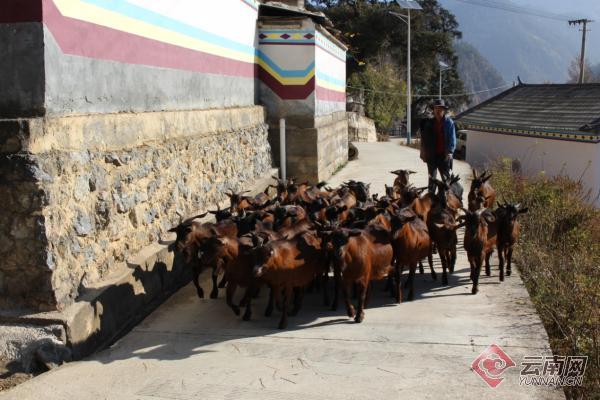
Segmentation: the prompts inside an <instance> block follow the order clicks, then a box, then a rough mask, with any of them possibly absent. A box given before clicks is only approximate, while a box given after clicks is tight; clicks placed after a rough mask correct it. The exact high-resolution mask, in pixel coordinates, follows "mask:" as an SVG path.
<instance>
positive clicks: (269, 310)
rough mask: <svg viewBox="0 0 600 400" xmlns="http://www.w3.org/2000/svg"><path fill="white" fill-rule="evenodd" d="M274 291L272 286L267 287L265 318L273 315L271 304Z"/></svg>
mask: <svg viewBox="0 0 600 400" xmlns="http://www.w3.org/2000/svg"><path fill="white" fill-rule="evenodd" d="M274 291H275V289H274V288H273V286H271V287H269V301H268V302H267V308H266V309H265V317H270V316H271V315H273V303H274V302H275V299H274V294H273V293H274Z"/></svg>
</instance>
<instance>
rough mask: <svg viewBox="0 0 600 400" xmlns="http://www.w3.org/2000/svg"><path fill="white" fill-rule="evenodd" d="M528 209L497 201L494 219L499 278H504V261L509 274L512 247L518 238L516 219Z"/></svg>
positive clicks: (518, 229) (519, 228) (518, 228)
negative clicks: (496, 227)
mask: <svg viewBox="0 0 600 400" xmlns="http://www.w3.org/2000/svg"><path fill="white" fill-rule="evenodd" d="M528 210H529V209H528V208H527V207H525V208H521V205H520V204H515V205H512V204H508V203H506V202H504V204H500V203H498V209H497V210H496V212H495V214H496V219H497V226H498V239H497V247H498V258H499V259H500V280H504V263H505V262H506V275H507V276H510V274H511V272H512V271H511V269H512V268H511V267H512V254H513V247H514V245H515V244H516V243H517V241H518V240H519V233H520V231H521V224H520V223H519V221H517V217H518V216H519V215H520V214H525V213H526V212H527V211H528Z"/></svg>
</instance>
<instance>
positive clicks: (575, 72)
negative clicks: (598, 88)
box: [568, 57, 600, 83]
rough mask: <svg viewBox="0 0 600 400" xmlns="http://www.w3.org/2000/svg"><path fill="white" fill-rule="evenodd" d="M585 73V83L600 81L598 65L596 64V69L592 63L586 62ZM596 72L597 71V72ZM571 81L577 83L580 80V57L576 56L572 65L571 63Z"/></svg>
mask: <svg viewBox="0 0 600 400" xmlns="http://www.w3.org/2000/svg"><path fill="white" fill-rule="evenodd" d="M584 69H585V74H584V78H583V83H594V82H600V74H598V73H597V71H594V70H597V69H598V67H597V66H596V67H595V68H594V69H592V67H591V66H590V64H589V63H588V62H587V61H586V62H585V66H584ZM595 72H596V73H595ZM568 82H569V83H577V82H579V57H575V58H574V59H573V60H572V61H571V65H569V80H568Z"/></svg>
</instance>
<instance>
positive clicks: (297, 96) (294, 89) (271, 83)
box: [258, 67, 315, 100]
mask: <svg viewBox="0 0 600 400" xmlns="http://www.w3.org/2000/svg"><path fill="white" fill-rule="evenodd" d="M258 76H259V78H260V80H261V81H262V82H263V83H264V84H265V85H267V86H268V87H269V88H270V89H271V90H272V91H273V92H275V94H276V95H277V96H279V98H281V99H282V100H304V99H306V98H307V97H308V96H310V94H311V93H312V92H314V91H315V77H314V76H313V77H312V78H311V79H310V80H309V81H308V82H307V83H306V84H305V85H283V84H282V83H281V82H279V81H278V80H277V79H275V78H274V77H273V76H272V75H271V74H269V73H268V72H267V71H265V70H264V69H263V68H262V67H259V72H258Z"/></svg>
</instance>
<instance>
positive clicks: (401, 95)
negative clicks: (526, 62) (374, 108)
mask: <svg viewBox="0 0 600 400" xmlns="http://www.w3.org/2000/svg"><path fill="white" fill-rule="evenodd" d="M511 86H512V84H506V85H503V86H498V87H495V88H491V89H485V90H479V91H476V92H470V93H453V94H445V95H443V97H462V96H472V95H474V94H481V93H486V92H493V91H495V90H500V89H505V88H507V87H511ZM347 87H348V88H350V89H357V90H364V91H365V92H371V93H382V94H388V95H390V96H398V97H407V95H406V94H402V93H398V92H391V91H385V90H373V89H365V88H361V87H356V86H350V85H348V86H347ZM438 96H439V93H438V94H419V93H415V94H413V97H435V98H437V97H438Z"/></svg>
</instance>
